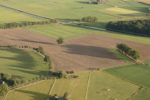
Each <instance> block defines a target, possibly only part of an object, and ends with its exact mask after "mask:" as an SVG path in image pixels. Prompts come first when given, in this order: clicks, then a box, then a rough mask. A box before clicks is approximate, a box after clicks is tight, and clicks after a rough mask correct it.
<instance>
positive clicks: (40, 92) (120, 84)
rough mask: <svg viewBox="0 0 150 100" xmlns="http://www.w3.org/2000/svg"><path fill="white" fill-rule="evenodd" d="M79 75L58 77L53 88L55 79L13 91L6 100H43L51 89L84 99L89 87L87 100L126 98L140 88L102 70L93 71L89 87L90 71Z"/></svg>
mask: <svg viewBox="0 0 150 100" xmlns="http://www.w3.org/2000/svg"><path fill="white" fill-rule="evenodd" d="M78 75H79V78H76V79H57V80H56V82H55V84H54V87H53V88H51V87H52V84H53V80H49V81H44V82H42V83H38V84H35V85H33V86H29V87H25V88H21V89H17V90H15V91H11V92H10V93H9V95H8V97H7V98H6V100H12V99H13V100H20V97H22V96H23V97H24V98H22V100H30V99H31V100H32V99H33V100H43V98H46V97H47V96H48V95H47V93H48V91H49V89H52V90H51V91H52V92H51V94H50V95H54V94H57V95H59V96H63V94H64V93H65V92H68V93H69V99H70V100H84V99H85V94H86V92H87V88H89V89H88V90H89V91H88V92H87V94H88V97H87V98H88V99H87V100H91V99H93V100H99V98H102V99H103V100H109V99H112V100H115V99H119V100H120V99H121V100H126V99H128V98H129V97H130V96H131V95H132V94H133V93H135V92H136V91H137V90H138V88H139V87H138V86H136V85H134V84H131V83H129V82H126V81H124V80H121V79H119V78H116V77H114V76H111V75H109V74H107V73H105V72H102V71H98V72H91V78H90V80H89V87H87V83H88V77H89V72H80V73H78ZM106 79H107V80H106ZM112 83H113V84H112ZM41 88H42V89H41ZM108 94H109V95H108ZM14 95H16V96H15V97H14Z"/></svg>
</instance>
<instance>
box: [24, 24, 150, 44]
mask: <svg viewBox="0 0 150 100" xmlns="http://www.w3.org/2000/svg"><path fill="white" fill-rule="evenodd" d="M25 29H27V30H30V31H33V32H37V33H40V34H43V35H46V36H49V37H51V38H59V37H63V38H65V39H70V38H74V37H78V36H80V35H86V34H87V35H88V34H93V33H98V34H102V35H106V36H110V37H114V38H119V39H123V40H129V41H133V42H139V43H144V44H150V39H149V38H148V37H141V36H135V35H126V34H121V33H116V32H111V31H98V30H93V29H88V28H82V27H77V26H69V25H60V24H58V25H50V26H39V27H38V26H37V27H28V28H25Z"/></svg>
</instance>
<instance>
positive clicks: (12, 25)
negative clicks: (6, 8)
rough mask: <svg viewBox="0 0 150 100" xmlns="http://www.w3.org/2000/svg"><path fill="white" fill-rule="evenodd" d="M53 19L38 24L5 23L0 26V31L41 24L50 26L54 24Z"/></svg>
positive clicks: (26, 22)
mask: <svg viewBox="0 0 150 100" xmlns="http://www.w3.org/2000/svg"><path fill="white" fill-rule="evenodd" d="M56 22H57V21H56V20H55V19H50V20H48V21H39V22H29V21H22V22H12V23H5V24H0V29H7V28H16V27H23V26H29V25H42V24H50V23H56Z"/></svg>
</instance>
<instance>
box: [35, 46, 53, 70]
mask: <svg viewBox="0 0 150 100" xmlns="http://www.w3.org/2000/svg"><path fill="white" fill-rule="evenodd" d="M33 50H35V51H37V52H39V53H40V54H42V55H43V56H44V59H43V60H44V61H45V62H46V63H47V64H48V66H49V69H52V63H51V59H50V57H49V56H47V55H46V54H45V52H44V49H43V47H38V48H33Z"/></svg>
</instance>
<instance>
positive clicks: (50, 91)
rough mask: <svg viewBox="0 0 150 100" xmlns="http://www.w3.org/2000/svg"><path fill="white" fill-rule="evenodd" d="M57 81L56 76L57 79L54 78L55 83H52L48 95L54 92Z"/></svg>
mask: <svg viewBox="0 0 150 100" xmlns="http://www.w3.org/2000/svg"><path fill="white" fill-rule="evenodd" d="M55 83H56V78H55V80H54V82H53V85H52V86H51V88H50V89H49V92H48V95H50V94H51V93H52V90H53V88H54V86H55Z"/></svg>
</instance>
